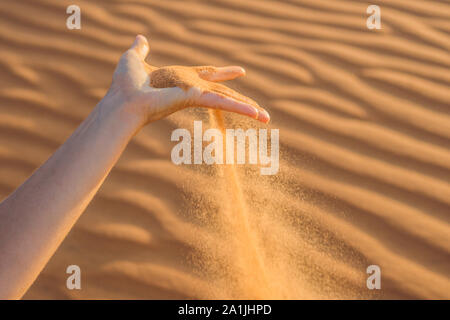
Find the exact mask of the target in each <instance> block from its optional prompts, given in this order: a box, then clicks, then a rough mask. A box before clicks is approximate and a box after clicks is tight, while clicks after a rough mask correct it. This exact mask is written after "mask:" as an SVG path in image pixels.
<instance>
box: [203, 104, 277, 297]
mask: <svg viewBox="0 0 450 320" xmlns="http://www.w3.org/2000/svg"><path fill="white" fill-rule="evenodd" d="M210 118H211V121H212V124H213V125H216V126H217V128H219V130H221V131H222V134H223V136H224V137H225V122H224V117H223V113H222V111H220V110H211V111H210ZM224 147H225V148H226V145H225V144H224ZM218 170H221V171H222V173H223V177H224V183H225V188H226V194H227V196H226V197H227V198H226V199H227V201H228V205H229V207H228V213H229V215H228V216H227V217H226V219H227V223H229V224H230V230H233V232H232V241H233V242H234V243H233V247H234V248H233V249H236V250H235V251H234V252H235V253H236V257H233V258H234V261H233V263H236V265H235V266H233V267H237V268H238V270H237V271H238V275H239V276H238V279H236V286H237V288H236V289H238V291H240V292H241V293H242V294H243V295H244V296H245V297H244V298H248V299H263V298H264V299H267V298H268V297H270V298H274V299H276V298H277V297H276V296H275V295H276V293H275V292H274V291H273V289H271V288H270V285H269V281H268V278H267V273H266V270H265V267H264V261H263V259H262V257H261V254H260V250H259V246H258V243H257V239H256V234H255V232H254V231H253V230H252V229H251V228H250V224H249V218H250V217H249V212H248V209H247V205H246V202H245V199H244V194H243V191H242V187H241V183H240V181H239V178H238V175H237V170H236V166H235V165H234V164H231V165H228V164H227V165H222V166H219V168H218Z"/></svg>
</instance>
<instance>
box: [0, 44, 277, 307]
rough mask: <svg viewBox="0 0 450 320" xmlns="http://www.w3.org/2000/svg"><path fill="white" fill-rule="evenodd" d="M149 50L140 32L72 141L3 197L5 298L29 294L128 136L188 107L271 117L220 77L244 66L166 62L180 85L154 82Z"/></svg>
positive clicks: (0, 266) (1, 284)
mask: <svg viewBox="0 0 450 320" xmlns="http://www.w3.org/2000/svg"><path fill="white" fill-rule="evenodd" d="M148 51H149V46H148V42H147V40H146V39H145V37H143V36H141V35H139V36H137V37H136V40H135V41H134V43H133V45H132V46H131V47H130V49H128V50H127V51H126V52H125V53H124V54H123V55H122V57H121V58H120V61H119V63H118V65H117V68H116V71H115V72H114V75H113V81H112V84H111V87H110V88H109V90H108V92H107V94H106V95H105V97H104V98H103V99H102V100H101V101H100V102H99V103H98V105H97V106H96V107H95V108H94V109H93V111H92V112H91V114H90V115H89V116H88V117H87V118H86V119H85V120H84V121H83V122H82V123H81V125H80V126H79V127H78V128H77V129H76V131H75V132H74V133H73V134H72V135H71V136H70V137H69V138H68V139H67V141H66V142H65V143H64V144H63V145H62V146H61V147H60V148H59V149H58V150H57V151H56V152H55V153H54V154H53V155H52V156H51V157H50V158H49V159H48V160H47V161H46V162H45V163H44V164H43V165H42V166H41V167H40V168H38V169H37V170H36V171H35V172H34V173H33V175H32V176H31V177H29V178H28V179H27V180H26V181H25V182H24V183H23V184H22V185H21V186H20V187H19V188H17V189H16V190H15V191H14V192H13V193H12V194H11V195H9V196H8V197H7V198H6V199H5V200H4V201H3V202H1V203H0V299H20V298H21V297H22V296H23V295H24V294H25V292H26V291H27V290H28V288H29V287H30V286H31V284H32V283H33V282H34V281H35V279H36V278H37V276H38V275H39V273H40V272H41V271H42V269H43V268H44V266H45V265H46V263H47V262H48V260H49V259H50V258H51V256H52V255H53V254H54V252H55V251H56V249H57V248H58V246H59V245H60V244H61V242H62V241H63V240H64V238H65V237H66V236H67V234H68V233H69V231H70V229H71V228H72V227H73V225H74V224H75V222H76V221H77V219H78V218H79V217H80V215H81V214H82V213H83V211H84V210H85V208H86V206H87V205H88V204H89V202H90V201H91V200H92V198H93V197H94V195H95V194H96V192H97V190H98V189H99V187H100V186H101V185H102V183H103V181H104V180H105V178H106V177H107V175H108V173H109V172H110V170H111V169H112V167H113V166H114V165H115V163H116V162H117V160H118V159H119V157H120V155H121V154H122V152H123V150H124V149H125V147H126V146H127V144H128V142H129V141H130V140H131V139H132V137H133V136H134V135H135V134H136V133H137V132H138V131H139V130H140V129H141V128H142V127H144V126H145V125H147V124H149V123H152V122H154V121H156V120H159V119H161V118H164V117H166V116H168V115H169V114H171V113H173V112H176V111H178V110H181V109H184V108H188V107H206V108H213V109H219V110H224V111H230V112H235V113H239V114H243V115H247V116H249V117H252V118H254V119H257V120H259V121H262V122H265V123H267V122H268V121H269V115H268V113H267V112H266V111H265V110H264V109H262V108H261V107H259V106H258V105H257V104H256V102H254V101H253V100H251V99H249V98H246V97H244V96H242V95H240V94H239V93H237V92H235V91H233V90H231V89H229V88H227V87H225V86H223V85H220V84H218V83H216V82H218V81H225V80H232V79H234V78H237V77H240V76H243V75H245V71H244V70H243V69H242V68H241V67H237V66H231V67H222V68H215V67H166V68H173V69H174V70H180V68H181V70H182V72H181V73H178V72H174V74H175V76H177V75H178V74H181V75H182V76H181V78H179V79H177V84H178V86H176V87H167V88H161V87H160V86H159V87H158V88H156V87H155V88H154V87H151V86H150V84H151V83H153V82H154V81H153V82H152V78H151V72H152V71H155V70H158V68H156V67H153V66H149V65H147V64H146V62H145V61H144V60H145V58H146V56H147V54H148ZM166 68H165V69H166ZM155 75H156V74H155ZM159 76H161V74H159ZM155 79H156V76H155V77H154V78H153V80H155ZM185 80H186V81H185ZM155 86H156V85H155Z"/></svg>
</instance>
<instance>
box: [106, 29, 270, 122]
mask: <svg viewBox="0 0 450 320" xmlns="http://www.w3.org/2000/svg"><path fill="white" fill-rule="evenodd" d="M148 52H149V46H148V42H147V39H146V38H145V37H144V36H142V35H138V36H137V37H136V40H135V41H134V43H133V45H132V46H131V48H130V49H128V50H127V51H126V52H125V53H124V54H123V55H122V57H121V58H120V61H119V64H118V66H117V68H116V70H115V72H114V75H113V81H112V84H111V88H110V90H109V91H108V93H107V95H106V96H105V99H108V100H110V101H112V100H114V101H115V102H116V103H115V104H116V105H117V102H119V105H120V107H121V108H124V109H125V111H126V112H128V113H131V114H132V115H133V116H135V117H137V119H138V121H139V124H140V125H145V124H147V123H149V122H152V121H155V120H158V119H161V118H163V117H166V116H168V115H169V114H171V113H173V112H176V111H178V110H181V109H183V108H188V107H205V108H213V109H220V110H224V111H231V112H235V113H239V114H243V115H246V116H249V117H251V118H254V119H257V120H259V121H262V122H264V123H267V122H269V120H270V117H269V114H268V113H267V111H265V110H264V109H263V108H261V107H260V106H259V105H258V104H257V103H256V102H255V101H253V100H251V99H249V98H247V97H245V96H243V95H241V94H239V93H237V92H236V91H234V90H232V89H230V88H228V87H226V86H224V85H222V84H219V83H217V82H218V81H225V80H231V79H235V78H237V77H241V76H243V75H245V70H244V69H243V68H241V67H238V66H230V67H222V68H217V67H211V66H205V67H183V66H169V67H163V68H157V67H153V66H150V65H148V64H147V63H146V62H145V57H146V56H147V54H148ZM109 98H110V99H109Z"/></svg>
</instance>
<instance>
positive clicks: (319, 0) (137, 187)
mask: <svg viewBox="0 0 450 320" xmlns="http://www.w3.org/2000/svg"><path fill="white" fill-rule="evenodd" d="M70 4H72V1H60V0H58V1H55V0H52V1H51V0H39V1H36V0H16V1H2V2H0V196H1V197H2V198H3V197H5V196H6V195H7V194H8V193H10V192H12V191H13V190H14V189H15V188H16V187H17V186H18V185H19V184H20V183H21V182H23V181H24V180H25V179H26V177H27V176H29V175H30V174H31V172H32V171H33V170H35V169H36V168H37V167H38V166H39V165H40V164H42V163H43V162H44V161H45V160H46V159H47V158H48V157H49V156H50V155H51V154H52V152H53V151H55V150H56V149H57V147H58V146H59V145H60V144H61V143H63V142H64V141H65V139H66V138H67V137H68V136H69V135H70V133H71V132H72V131H73V130H74V129H75V128H76V127H77V126H78V124H79V123H80V122H81V121H82V120H83V119H84V118H85V117H86V116H87V115H88V114H89V112H90V110H92V108H93V107H94V106H95V104H96V103H97V102H98V101H99V99H100V98H101V97H102V96H103V95H104V93H105V91H106V89H107V88H108V86H109V83H110V81H111V76H112V72H113V70H114V67H115V64H116V62H117V61H118V58H119V56H120V54H121V53H122V52H123V51H124V50H126V48H127V47H128V46H129V45H130V44H131V42H132V41H133V39H134V36H135V35H136V34H138V33H142V34H144V35H146V36H147V37H148V38H149V41H150V46H151V53H150V56H149V62H151V64H152V65H156V66H163V65H172V64H176V65H218V66H223V65H229V64H236V65H242V66H244V67H245V68H246V70H247V77H245V78H244V79H240V80H237V81H234V82H233V83H231V84H230V86H231V87H233V88H235V89H238V90H240V91H242V92H243V93H245V94H247V95H249V96H251V97H252V98H254V99H255V100H256V101H257V102H258V103H259V104H260V105H261V106H263V107H265V108H266V109H268V110H269V112H270V113H271V118H272V121H271V123H270V125H269V129H280V148H281V151H280V172H279V173H278V174H277V175H275V176H261V175H260V174H259V169H258V168H257V167H255V166H242V165H240V166H207V165H191V166H175V165H174V164H172V162H171V160H170V152H171V149H172V147H173V146H174V143H173V142H171V141H170V135H171V132H172V131H173V130H174V129H176V128H179V127H184V128H188V129H190V130H191V129H192V125H193V121H194V120H202V121H203V126H204V129H206V128H208V127H214V128H220V127H223V128H238V127H239V128H247V127H250V126H253V127H254V126H258V127H261V128H264V127H265V126H264V125H260V124H256V123H255V122H253V121H251V120H247V119H242V118H241V117H238V116H234V115H230V114H228V113H225V114H223V115H220V114H216V113H213V112H209V111H207V110H186V111H183V112H179V113H177V114H175V115H172V116H170V117H169V118H167V119H164V120H162V121H159V122H156V123H154V124H152V125H150V126H148V127H147V128H145V129H144V130H143V131H142V132H140V133H139V135H138V136H136V137H135V138H134V140H133V141H132V142H131V143H130V145H129V146H128V148H127V149H126V151H125V153H124V154H123V156H122V157H121V159H120V161H119V163H118V165H117V166H116V167H115V168H114V169H113V171H112V173H111V175H110V176H109V177H108V178H107V180H106V181H105V184H104V185H103V186H102V188H101V189H100V191H99V193H98V195H97V196H96V197H95V199H94V200H93V202H92V203H91V205H90V206H89V207H88V209H87V210H86V212H85V213H84V214H83V216H82V217H81V219H80V220H79V221H78V223H77V224H76V226H75V228H74V229H73V230H72V231H71V233H70V235H69V236H68V237H67V239H66V240H65V241H64V243H63V244H62V246H61V247H60V248H59V250H58V251H57V252H56V254H55V255H54V257H53V258H52V260H51V261H50V263H49V264H48V266H47V267H46V268H45V270H44V271H43V272H42V274H41V275H40V277H39V278H38V280H37V281H36V283H35V284H34V285H33V286H32V288H31V289H30V290H29V292H28V293H27V294H26V296H25V298H42V299H80V298H84V299H97V298H106V299H110V298H116V299H164V298H168V299H173V298H183V299H184V298H201V299H203V298H224V299H228V298H239V299H240V298H274V299H283V298H294V299H303V298H305V299H311V298H333V299H334V298H374V299H379V298H388V299H389V298H402V299H405V298H445V299H449V298H450V291H449V288H450V279H449V276H448V272H449V270H450V245H449V243H450V227H449V222H450V218H449V214H450V185H449V181H450V150H449V145H450V108H449V107H450V106H449V102H450V50H449V49H450V22H449V21H450V2H448V1H437V0H435V1H432V0H426V1H425V0H423V1H422V0H415V1H410V0H408V1H406V0H392V1H377V0H372V1H370V3H369V2H366V1H351V0H339V1H336V0H285V1H279V0H277V1H275V0H248V1H242V0H208V1H186V0H183V1H181V0H179V1H160V0H145V1H144V0H135V1H111V0H108V1H107V0H104V1H81V0H80V1H77V4H78V5H79V6H80V7H81V14H82V22H81V23H82V29H81V30H68V29H66V27H65V23H66V21H65V20H66V18H67V16H68V15H67V14H66V13H65V11H66V7H67V6H68V5H70ZM369 4H378V5H380V6H381V13H382V26H383V29H382V30H378V31H370V30H368V29H367V28H366V17H367V15H366V8H367V6H368V5H369ZM71 264H76V265H79V266H80V267H81V271H82V290H73V291H69V290H67V289H66V286H65V284H66V278H67V276H68V275H67V274H66V273H65V270H66V267H67V266H68V265H71ZM371 264H376V265H379V266H380V267H381V272H382V290H379V291H377V290H374V291H370V290H368V289H367V288H366V279H367V276H368V275H367V274H366V268H367V266H369V265H371Z"/></svg>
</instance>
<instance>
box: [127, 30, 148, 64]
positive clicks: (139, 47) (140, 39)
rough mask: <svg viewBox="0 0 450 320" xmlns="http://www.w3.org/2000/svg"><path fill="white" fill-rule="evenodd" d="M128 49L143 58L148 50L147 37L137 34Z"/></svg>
mask: <svg viewBox="0 0 450 320" xmlns="http://www.w3.org/2000/svg"><path fill="white" fill-rule="evenodd" d="M130 49H131V50H134V51H136V53H137V54H138V56H139V57H140V58H141V59H142V60H145V57H147V54H148V52H149V46H148V41H147V39H146V38H145V37H144V36H143V35H141V34H139V35H137V36H136V39H135V40H134V42H133V44H132V45H131V48H130Z"/></svg>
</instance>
